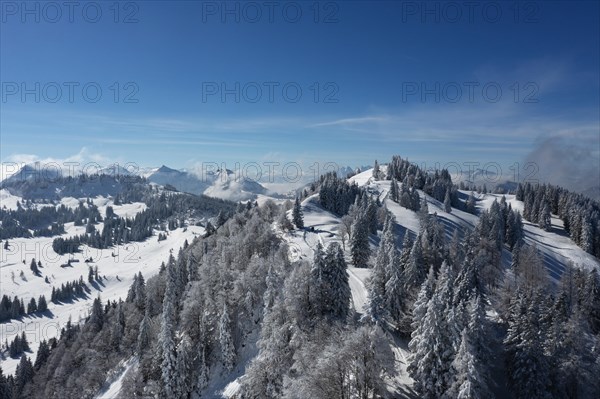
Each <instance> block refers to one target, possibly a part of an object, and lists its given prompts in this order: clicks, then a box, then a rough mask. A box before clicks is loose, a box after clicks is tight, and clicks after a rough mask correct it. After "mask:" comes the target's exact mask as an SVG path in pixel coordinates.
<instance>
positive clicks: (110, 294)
mask: <svg viewBox="0 0 600 399" xmlns="http://www.w3.org/2000/svg"><path fill="white" fill-rule="evenodd" d="M93 202H94V203H95V204H96V205H97V206H98V208H99V210H100V212H101V213H102V215H104V214H105V212H106V207H107V206H112V207H113V209H114V211H115V213H116V214H117V215H119V216H128V217H132V216H134V215H135V214H136V213H138V212H141V211H143V210H144V209H145V208H146V205H145V204H143V203H132V204H124V205H114V203H113V202H112V200H110V199H107V198H105V197H98V198H95V199H93ZM62 203H64V204H65V205H67V206H77V205H78V204H79V200H77V199H74V198H63V199H62ZM96 227H97V228H98V229H99V230H101V229H102V224H99V225H98V226H96ZM65 230H66V234H63V235H62V236H61V237H65V238H66V237H69V236H72V235H75V234H82V233H84V232H85V227H77V226H74V225H73V223H67V224H66V225H65ZM163 233H166V234H167V239H166V240H164V241H160V242H159V241H158V240H157V239H156V235H155V236H153V237H151V238H149V239H148V240H146V241H144V242H133V243H129V244H126V245H121V246H116V247H114V248H110V249H105V250H99V249H95V248H90V247H88V246H85V245H84V246H82V248H81V249H82V251H81V252H80V253H76V254H74V255H72V256H70V255H68V254H65V255H57V254H56V253H55V252H54V251H53V249H52V241H53V239H54V237H51V238H46V237H39V238H28V239H23V238H15V239H10V240H9V243H10V246H9V249H8V250H5V249H4V245H2V246H0V296H1V295H8V296H10V297H14V296H15V295H16V296H18V297H19V298H21V299H23V301H24V302H25V304H27V302H28V301H29V300H30V299H31V298H32V297H35V298H36V300H37V298H38V297H39V296H40V295H45V297H46V299H47V301H48V311H47V312H44V313H43V314H35V315H26V316H23V317H22V318H20V319H13V320H10V321H7V322H4V323H1V324H0V342H1V343H5V342H6V340H8V342H10V341H11V340H12V339H14V337H15V335H16V334H21V333H22V332H25V333H26V336H27V339H28V341H29V344H30V347H31V352H30V353H27V356H30V357H31V358H32V359H33V360H35V356H36V352H37V349H38V347H39V344H40V342H41V341H42V340H44V339H45V340H48V339H50V338H53V337H58V335H59V334H60V329H61V328H62V327H64V326H65V324H66V323H67V321H68V320H69V318H71V319H72V321H73V322H79V321H80V320H81V319H83V318H85V317H87V315H88V312H89V309H90V307H91V305H92V301H93V300H94V299H95V298H96V297H97V296H98V295H100V297H101V298H102V301H103V302H105V301H106V300H111V301H113V300H117V301H118V300H119V298H120V299H123V300H124V299H125V297H126V296H127V291H128V290H129V287H130V286H131V283H132V282H133V276H134V274H136V273H138V272H142V274H143V275H144V278H146V279H148V278H149V277H151V276H153V275H155V274H156V273H158V271H159V269H160V264H161V262H163V261H166V260H167V258H168V257H169V255H170V254H171V253H172V251H175V252H176V251H177V250H178V249H179V248H180V247H181V246H183V243H184V241H185V240H188V241H189V242H191V241H192V240H193V239H194V237H196V236H197V235H201V234H203V233H204V228H203V227H200V226H189V227H184V228H178V229H176V230H172V231H169V232H163ZM155 234H157V233H155ZM2 244H4V242H2ZM90 257H91V258H92V259H93V262H90V263H89V265H90V266H93V267H95V266H97V267H98V273H99V275H100V276H101V281H99V282H97V283H93V284H90V283H88V281H87V274H88V263H86V262H84V259H87V258H90ZM32 258H35V259H36V261H37V260H40V261H41V262H42V266H43V267H42V268H40V272H41V275H40V276H39V277H38V276H35V275H34V274H33V272H32V271H31V270H30V267H29V265H30V263H31V260H32ZM69 258H71V259H78V260H79V261H78V262H72V263H71V267H61V265H64V264H66V263H67V260H68V259H69ZM21 273H23V274H22V276H23V277H21ZM80 276H83V280H84V282H86V284H87V286H88V288H89V292H88V293H87V296H86V297H85V298H78V299H74V300H72V301H68V302H65V303H58V304H55V303H52V302H50V295H51V292H52V287H60V286H61V284H65V283H67V282H72V281H73V280H78V279H79V278H80ZM46 278H47V279H48V282H46V281H45V279H46ZM18 361H19V359H13V358H10V357H8V355H7V354H6V352H4V353H2V357H0V366H1V367H2V369H3V370H4V372H5V373H6V374H12V373H14V371H15V368H16V365H17V363H18Z"/></svg>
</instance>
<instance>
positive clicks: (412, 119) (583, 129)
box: [0, 1, 600, 173]
mask: <svg viewBox="0 0 600 399" xmlns="http://www.w3.org/2000/svg"><path fill="white" fill-rule="evenodd" d="M27 4H28V7H30V9H32V10H34V11H33V13H32V14H28V13H27V12H26V11H27V10H24V9H23V3H21V2H2V9H1V12H2V14H1V18H2V20H1V21H2V22H1V38H0V49H1V50H0V51H1V54H0V73H1V81H2V102H1V103H0V106H1V120H0V130H1V147H2V148H1V156H2V161H3V162H6V161H21V160H31V159H42V160H43V159H50V158H52V159H67V158H69V159H91V160H102V161H118V162H122V163H124V162H135V163H138V164H141V165H148V166H152V165H160V164H167V165H169V166H172V167H177V168H182V167H191V166H192V165H195V164H197V163H199V162H225V163H227V165H228V166H229V165H233V164H234V163H235V162H241V163H244V162H252V161H254V162H259V163H260V162H270V161H273V162H282V163H283V162H289V161H295V162H299V163H301V164H304V165H306V164H311V163H312V162H327V161H329V162H336V163H339V164H340V165H361V164H365V163H372V161H373V159H375V158H377V159H379V160H383V161H387V160H388V159H389V158H390V157H391V155H392V154H400V155H402V156H404V157H408V158H409V159H411V160H415V161H419V162H426V163H427V164H428V165H431V164H432V163H433V162H436V161H437V162H440V163H441V164H442V165H443V164H444V163H446V162H458V163H460V164H462V163H463V162H471V161H477V162H481V163H482V164H485V163H486V162H496V163H498V164H499V165H501V166H502V168H504V169H505V173H506V172H508V171H507V169H508V166H510V165H512V164H513V163H514V162H520V163H522V162H523V161H524V160H526V159H528V157H530V155H531V153H536V154H538V153H539V149H540V148H541V147H542V148H546V147H547V143H548V142H551V143H555V144H556V143H558V144H557V145H558V146H560V147H563V148H564V146H573V148H577V149H578V150H579V151H581V152H580V154H581V157H583V159H581V160H579V159H578V162H585V163H588V164H590V165H591V166H592V171H593V170H594V169H596V170H597V169H598V167H599V166H598V162H599V161H598V157H599V153H600V138H599V134H600V132H599V118H600V116H599V112H600V111H599V108H600V102H599V92H600V90H599V89H600V82H599V70H600V63H599V54H600V44H599V40H600V39H599V38H600V27H599V21H600V18H599V15H600V9H599V4H598V2H593V1H583V2H566V1H565V2H561V1H550V2H527V3H513V2H482V3H479V5H478V6H477V7H475V8H474V9H470V8H469V6H468V4H470V3H460V2H453V3H450V4H451V5H450V6H449V5H448V4H449V3H446V2H435V1H432V2H427V3H426V4H427V7H428V8H427V9H426V10H425V9H422V7H423V4H425V3H422V2H404V1H398V2H392V1H384V2H361V1H348V2H317V3H314V2H291V3H290V2H277V1H274V2H272V4H274V8H273V13H272V14H270V11H271V9H270V8H269V7H268V6H266V5H265V4H267V3H265V2H255V3H251V5H247V3H244V2H227V3H226V4H227V5H226V7H228V8H229V9H230V10H234V11H233V13H229V14H227V13H224V12H223V11H224V10H223V8H222V7H224V6H223V4H225V3H222V2H192V1H182V2H178V1H174V2H166V1H136V2H129V3H126V2H125V3H120V5H119V7H118V14H117V13H116V11H117V10H116V9H115V8H114V3H113V2H96V3H93V2H92V4H90V5H89V6H87V8H86V9H85V12H84V10H83V7H84V6H85V5H86V4H88V3H86V2H81V3H80V6H79V7H78V8H76V9H74V10H73V16H72V20H70V16H69V10H68V9H67V8H65V6H61V4H62V2H58V3H53V4H58V6H59V8H56V7H55V8H52V7H50V6H48V7H46V8H44V7H45V5H44V4H45V3H36V2H29V3H27ZM315 4H316V7H317V8H314V7H315ZM36 5H37V7H38V9H37V10H39V11H36V8H35V7H36ZM236 9H237V10H239V11H237V12H238V15H237V16H236V11H235V10H236ZM316 9H318V11H319V12H318V15H317V14H316ZM57 10H59V11H60V13H61V15H58V14H57ZM97 10H100V11H101V13H102V14H101V16H100V17H98V18H97V19H98V21H97V22H96V23H93V22H92V21H93V20H94V19H96V15H97V14H96V11H97ZM257 10H258V11H260V13H261V17H260V20H259V21H258V22H252V19H253V18H255V16H256V15H257V14H256V11H257ZM284 10H285V11H284ZM298 10H300V11H301V13H302V14H301V16H299V17H296V16H297V15H298V14H296V13H297V11H298ZM36 12H37V13H39V15H36ZM498 12H500V14H498ZM457 13H460V15H458V14H457ZM36 17H39V21H36V20H35V19H36ZM236 17H237V18H239V20H237V21H236ZM115 19H116V20H117V22H115ZM125 19H127V21H128V22H131V23H125ZM295 19H297V22H293V21H294V20H295ZM53 20H57V22H52V21H53ZM69 82H73V83H69ZM115 82H118V85H115ZM36 83H39V89H37V87H36ZM236 83H238V84H239V90H237V93H239V102H236V98H235V96H236V94H232V93H229V94H226V95H225V98H224V101H223V98H222V97H221V94H222V93H221V89H222V88H223V85H225V88H226V89H229V90H231V91H233V93H235V92H236V89H235V88H236ZM23 85H24V86H23ZM68 85H72V86H71V87H73V98H72V101H70V99H69V89H68V87H69V86H68ZM86 85H87V86H86ZM56 86H59V87H61V93H60V95H59V94H58V92H57V91H56ZM84 86H86V87H87V90H88V91H87V92H86V93H87V97H86V93H84V92H83V89H82V88H83V87H84ZM98 87H99V88H100V89H101V91H102V97H101V98H100V99H99V100H98V101H97V102H92V101H91V100H93V99H94V97H95V96H96V94H95V93H96V91H95V90H96V88H98ZM257 87H258V88H260V89H261V95H260V96H259V95H258V92H257V91H256V88H257ZM269 87H272V88H273V92H272V93H273V98H272V99H270V98H269ZM284 87H286V89H285V90H284ZM484 87H485V88H486V89H485V90H483V88H484ZM23 88H25V89H29V90H30V91H31V92H30V93H29V94H25V96H24V97H23ZM298 88H300V89H301V90H302V94H301V96H300V97H298V100H297V101H296V102H294V101H292V100H294V97H296V94H297V91H296V90H297V89H298ZM457 88H460V90H461V92H460V93H461V95H460V96H459V92H458V91H457ZM469 88H472V89H473V92H472V98H469V97H470V96H469V94H470V93H469ZM498 89H499V90H500V91H501V94H502V95H501V97H500V98H496V96H497V91H498ZM209 90H213V91H209ZM215 90H216V92H215ZM286 90H287V91H286ZM427 90H429V91H427ZM315 93H318V97H315ZM36 94H38V95H39V97H40V98H39V102H36V98H35V96H36ZM115 94H118V99H117V98H115ZM436 96H438V97H439V98H436ZM57 98H58V99H57ZM56 99H57V100H56ZM125 99H129V100H131V99H133V100H137V102H134V103H131V102H126V101H124V100H125ZM52 100H56V102H55V103H52V102H51V101H52ZM325 100H327V101H325ZM331 100H333V101H331ZM552 154H553V153H552V151H550V152H549V153H548V152H547V153H545V158H544V156H542V157H541V158H539V162H552V161H553V160H552V157H553V155H552ZM586 157H589V159H586ZM543 168H544V165H543V164H542V165H540V169H543Z"/></svg>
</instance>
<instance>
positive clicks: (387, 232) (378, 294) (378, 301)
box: [367, 214, 395, 323]
mask: <svg viewBox="0 0 600 399" xmlns="http://www.w3.org/2000/svg"><path fill="white" fill-rule="evenodd" d="M393 226H394V222H393V219H392V217H391V216H390V214H388V215H387V217H386V220H385V224H384V227H383V233H382V237H381V240H380V242H379V249H378V251H377V258H376V259H375V264H374V266H373V271H372V273H371V277H370V279H369V280H368V282H367V289H368V296H369V304H368V308H367V314H368V316H369V317H370V318H371V321H373V322H375V323H377V322H379V321H381V320H382V319H383V318H384V317H385V314H386V312H385V298H386V292H385V291H386V289H385V288H386V283H387V281H388V280H389V275H390V271H389V268H390V250H391V248H392V247H395V237H394V231H393Z"/></svg>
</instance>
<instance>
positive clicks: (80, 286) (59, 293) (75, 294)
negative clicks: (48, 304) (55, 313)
mask: <svg viewBox="0 0 600 399" xmlns="http://www.w3.org/2000/svg"><path fill="white" fill-rule="evenodd" d="M89 292H90V291H89V288H88V286H87V285H86V283H85V282H84V281H83V276H81V277H79V280H73V281H68V282H67V283H65V284H61V285H60V287H58V288H57V287H52V294H51V296H50V301H52V302H53V303H60V302H67V301H70V300H72V299H75V298H86V297H87V295H88V293H89Z"/></svg>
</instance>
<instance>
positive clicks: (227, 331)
mask: <svg viewBox="0 0 600 399" xmlns="http://www.w3.org/2000/svg"><path fill="white" fill-rule="evenodd" d="M219 346H220V349H221V362H222V364H223V368H224V369H225V371H227V372H231V371H232V370H233V366H234V365H235V356H236V355H235V347H234V345H233V338H232V336H231V320H230V319H229V310H228V309H227V303H225V304H223V313H221V318H220V319H219Z"/></svg>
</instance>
